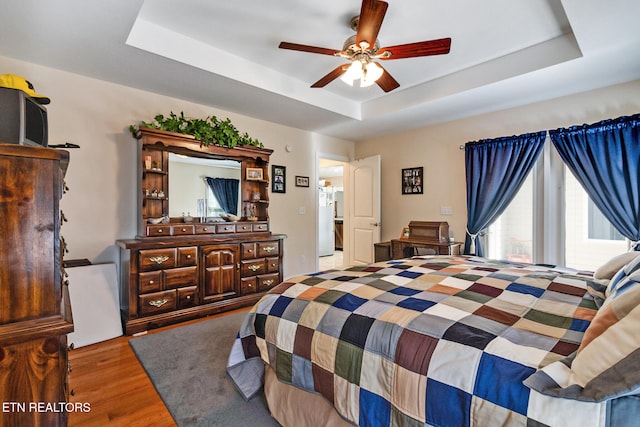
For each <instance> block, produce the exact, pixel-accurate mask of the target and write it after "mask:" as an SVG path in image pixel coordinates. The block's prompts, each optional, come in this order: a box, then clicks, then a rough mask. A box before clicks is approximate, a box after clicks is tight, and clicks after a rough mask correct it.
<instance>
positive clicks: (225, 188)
mask: <svg viewBox="0 0 640 427" xmlns="http://www.w3.org/2000/svg"><path fill="white" fill-rule="evenodd" d="M206 180H207V184H208V185H209V188H211V191H212V192H213V195H214V196H215V198H216V199H217V200H218V203H219V204H220V207H221V208H222V210H224V211H225V212H226V213H228V214H233V215H237V214H238V188H239V186H240V180H237V179H233V178H210V177H206Z"/></svg>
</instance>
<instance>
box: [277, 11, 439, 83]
mask: <svg viewBox="0 0 640 427" xmlns="http://www.w3.org/2000/svg"><path fill="white" fill-rule="evenodd" d="M388 6H389V5H388V3H387V2H385V1H381V0H362V6H361V8H360V15H359V16H356V17H354V18H352V19H351V28H352V29H353V30H354V31H356V34H355V35H353V36H351V37H349V38H348V39H347V40H345V42H344V46H343V47H342V50H335V49H327V48H323V47H316V46H308V45H303V44H298V43H289V42H281V43H280V45H279V46H278V47H279V48H280V49H289V50H298V51H301V52H310V53H318V54H321V55H331V56H339V57H341V58H346V59H348V60H350V61H351V63H348V64H343V65H340V66H338V67H337V68H335V69H334V70H333V71H331V72H330V73H329V74H327V75H325V76H324V77H322V78H321V79H320V80H318V81H317V82H315V83H314V84H312V85H311V87H315V88H318V87H324V86H326V85H327V84H329V83H331V82H332V81H334V80H335V79H337V78H338V77H340V78H341V79H342V80H344V81H345V82H347V83H349V84H351V85H353V83H354V81H355V80H358V79H360V86H370V85H372V84H373V83H374V82H375V83H376V84H377V85H378V86H380V88H381V89H382V90H383V91H385V92H390V91H392V90H394V89H396V88H398V87H400V83H398V82H397V81H396V80H395V79H394V78H393V77H392V76H391V74H389V73H388V72H387V71H386V70H385V69H384V68H383V67H382V66H381V65H380V64H379V63H378V62H374V61H373V60H374V59H380V60H383V61H384V60H390V59H403V58H415V57H419V56H430V55H442V54H447V53H449V50H450V48H451V38H443V39H437V40H428V41H422V42H415V43H407V44H401V45H397V46H388V47H382V48H381V47H380V43H379V42H378V32H379V31H380V27H381V26H382V20H383V19H384V15H385V13H386V12H387V7H388Z"/></svg>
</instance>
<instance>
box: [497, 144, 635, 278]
mask: <svg viewBox="0 0 640 427" xmlns="http://www.w3.org/2000/svg"><path fill="white" fill-rule="evenodd" d="M486 240H487V246H486V248H487V251H486V253H487V254H488V257H489V258H493V259H505V260H511V261H516V262H533V263H548V264H557V265H566V266H568V267H572V268H577V269H583V270H595V269H596V268H598V267H599V266H600V265H602V264H604V263H605V262H606V261H607V260H608V259H610V258H611V257H613V256H615V255H618V254H620V253H623V252H626V251H627V241H626V240H625V239H624V237H623V236H622V235H621V234H620V233H619V232H618V231H617V230H616V229H615V228H614V227H613V226H612V225H611V223H610V222H609V221H608V220H607V219H606V218H605V216H604V215H603V214H602V213H601V212H600V211H599V210H598V209H597V208H596V207H595V205H594V204H593V202H592V201H591V200H590V199H589V197H588V196H587V193H586V192H585V191H584V189H583V188H582V186H581V185H580V184H579V183H578V181H577V180H576V179H575V177H574V176H573V174H572V173H571V171H569V170H568V169H567V168H565V167H564V164H563V163H562V160H561V159H560V156H559V155H558V154H557V153H556V151H555V149H554V148H553V144H552V143H551V141H550V140H547V142H546V143H545V150H544V153H543V154H542V155H541V156H540V158H539V159H538V164H537V165H536V167H535V169H534V171H532V173H531V174H530V175H529V177H528V178H527V180H526V181H525V183H524V185H523V186H522V188H521V189H520V191H519V192H518V194H517V195H516V197H515V199H514V200H513V201H512V202H511V204H510V205H509V206H508V207H507V209H506V210H505V211H504V212H503V214H502V215H501V216H500V218H498V220H497V221H496V222H494V223H493V224H492V225H491V226H490V227H489V229H488V233H487V236H486Z"/></svg>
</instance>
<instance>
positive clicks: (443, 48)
mask: <svg viewBox="0 0 640 427" xmlns="http://www.w3.org/2000/svg"><path fill="white" fill-rule="evenodd" d="M450 49H451V39H450V38H445V39H437V40H428V41H424V42H416V43H407V44H400V45H397V46H388V47H383V48H380V49H379V50H378V52H377V54H378V55H379V54H382V53H384V52H391V56H390V57H388V58H385V57H384V56H383V57H381V58H380V59H382V60H390V59H402V58H415V57H418V56H429V55H443V54H445V53H449V50H450Z"/></svg>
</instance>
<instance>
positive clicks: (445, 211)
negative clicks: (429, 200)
mask: <svg viewBox="0 0 640 427" xmlns="http://www.w3.org/2000/svg"><path fill="white" fill-rule="evenodd" d="M440 215H453V208H452V207H451V206H440Z"/></svg>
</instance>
